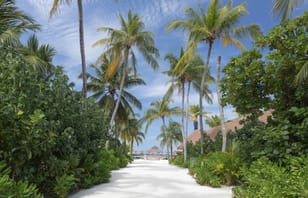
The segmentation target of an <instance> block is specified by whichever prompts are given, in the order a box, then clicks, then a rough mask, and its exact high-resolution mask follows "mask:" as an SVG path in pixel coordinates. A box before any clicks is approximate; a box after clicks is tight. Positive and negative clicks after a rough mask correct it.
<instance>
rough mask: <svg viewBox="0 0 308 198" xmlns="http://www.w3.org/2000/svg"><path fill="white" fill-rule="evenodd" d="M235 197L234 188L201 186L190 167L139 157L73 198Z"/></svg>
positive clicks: (72, 196)
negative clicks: (185, 167)
mask: <svg viewBox="0 0 308 198" xmlns="http://www.w3.org/2000/svg"><path fill="white" fill-rule="evenodd" d="M104 197H106V198H107V197H108V198H154V197H155V198H165V197H174V198H200V197H208V198H231V197H232V196H231V188H229V187H224V188H210V187H206V186H200V185H198V184H197V183H196V182H195V181H194V180H193V178H192V177H191V176H190V175H188V174H187V169H182V168H178V167H175V166H170V165H169V164H168V163H167V161H145V160H135V161H134V162H133V163H132V164H130V165H129V166H128V167H127V168H124V169H121V170H117V171H113V173H112V178H111V180H110V183H106V184H101V185H97V186H95V187H93V188H91V189H88V190H83V191H80V192H79V193H76V194H74V195H71V196H70V198H104Z"/></svg>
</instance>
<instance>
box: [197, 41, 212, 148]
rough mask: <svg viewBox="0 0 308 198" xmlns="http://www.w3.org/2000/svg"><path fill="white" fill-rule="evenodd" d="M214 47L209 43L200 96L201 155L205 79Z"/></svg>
mask: <svg viewBox="0 0 308 198" xmlns="http://www.w3.org/2000/svg"><path fill="white" fill-rule="evenodd" d="M212 46H213V42H211V41H210V42H209V49H208V52H207V59H206V64H205V67H204V70H203V74H202V80H201V85H200V96H199V105H200V115H199V122H200V147H201V148H200V152H201V154H203V153H204V151H203V139H204V134H203V121H202V120H203V103H202V102H203V101H202V100H203V91H204V82H205V77H206V72H207V67H208V65H209V62H210V57H211V51H212Z"/></svg>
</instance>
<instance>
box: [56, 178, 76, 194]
mask: <svg viewBox="0 0 308 198" xmlns="http://www.w3.org/2000/svg"><path fill="white" fill-rule="evenodd" d="M75 180H76V179H75V177H74V176H73V175H66V174H65V175H62V176H60V177H57V178H56V185H55V187H54V192H55V193H56V194H57V195H58V196H59V197H60V198H64V197H66V196H67V194H68V192H69V191H70V190H71V189H72V188H73V187H75V185H76V184H75Z"/></svg>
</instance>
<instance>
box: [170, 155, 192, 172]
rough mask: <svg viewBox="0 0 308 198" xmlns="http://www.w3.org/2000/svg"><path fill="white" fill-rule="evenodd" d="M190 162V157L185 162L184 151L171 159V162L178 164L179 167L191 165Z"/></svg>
mask: <svg viewBox="0 0 308 198" xmlns="http://www.w3.org/2000/svg"><path fill="white" fill-rule="evenodd" d="M189 162H190V159H187V160H186V161H185V162H184V156H183V154H182V153H179V154H177V155H176V156H175V157H174V158H173V159H172V160H171V163H172V164H174V165H176V166H179V167H182V168H188V167H189Z"/></svg>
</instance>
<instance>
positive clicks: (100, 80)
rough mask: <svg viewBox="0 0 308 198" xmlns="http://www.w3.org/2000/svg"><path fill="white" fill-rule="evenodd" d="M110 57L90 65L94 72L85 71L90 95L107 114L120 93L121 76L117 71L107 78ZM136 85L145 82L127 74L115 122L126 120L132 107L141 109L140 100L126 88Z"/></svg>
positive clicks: (116, 132)
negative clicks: (97, 64)
mask: <svg viewBox="0 0 308 198" xmlns="http://www.w3.org/2000/svg"><path fill="white" fill-rule="evenodd" d="M110 62H111V58H110V57H109V58H107V56H105V57H104V59H102V61H101V63H100V65H99V67H97V66H96V65H90V67H92V68H93V69H94V72H95V74H91V73H87V78H88V79H89V82H88V83H87V86H88V90H89V91H92V92H93V95H92V96H91V97H93V98H95V100H96V101H97V102H98V103H99V105H100V106H101V107H102V108H103V109H104V112H105V113H106V115H107V116H111V114H112V112H113V109H114V107H115V104H116V101H117V99H118V98H119V95H120V81H121V77H120V74H119V73H116V74H115V75H114V76H113V77H112V78H107V75H106V73H107V68H108V66H109V65H110ZM138 85H145V82H144V81H143V80H142V79H141V78H139V77H138V76H136V75H133V74H129V75H128V77H127V78H126V79H125V82H124V90H123V93H122V97H121V101H120V104H119V109H118V111H117V114H116V116H115V122H117V123H118V122H120V121H126V120H127V119H128V117H129V115H130V114H131V115H134V114H135V112H134V108H137V109H139V110H141V108H142V104H141V102H140V101H139V100H138V99H137V98H136V97H135V96H134V95H133V94H131V93H130V92H128V91H127V90H126V89H129V88H132V87H134V86H138ZM118 129H119V127H117V128H116V130H115V131H114V133H113V134H110V135H114V136H115V140H116V146H118V145H117V142H118V141H117V140H118V137H119V135H120V132H119V130H118Z"/></svg>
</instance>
